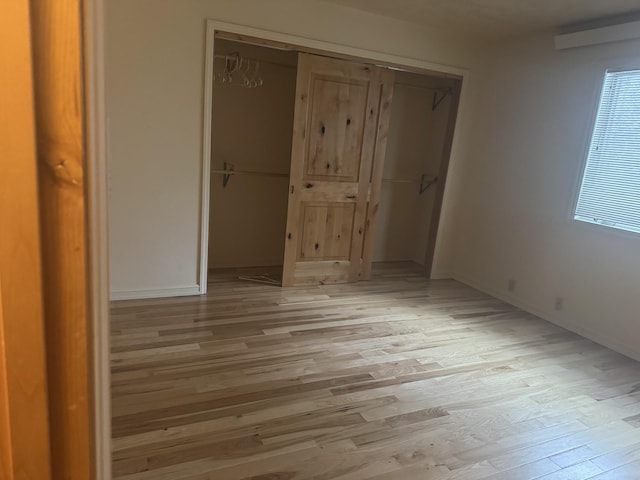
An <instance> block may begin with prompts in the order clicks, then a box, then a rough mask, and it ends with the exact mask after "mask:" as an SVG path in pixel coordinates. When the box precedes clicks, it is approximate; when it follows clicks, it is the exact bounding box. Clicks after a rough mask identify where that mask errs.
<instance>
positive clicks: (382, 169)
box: [206, 32, 462, 286]
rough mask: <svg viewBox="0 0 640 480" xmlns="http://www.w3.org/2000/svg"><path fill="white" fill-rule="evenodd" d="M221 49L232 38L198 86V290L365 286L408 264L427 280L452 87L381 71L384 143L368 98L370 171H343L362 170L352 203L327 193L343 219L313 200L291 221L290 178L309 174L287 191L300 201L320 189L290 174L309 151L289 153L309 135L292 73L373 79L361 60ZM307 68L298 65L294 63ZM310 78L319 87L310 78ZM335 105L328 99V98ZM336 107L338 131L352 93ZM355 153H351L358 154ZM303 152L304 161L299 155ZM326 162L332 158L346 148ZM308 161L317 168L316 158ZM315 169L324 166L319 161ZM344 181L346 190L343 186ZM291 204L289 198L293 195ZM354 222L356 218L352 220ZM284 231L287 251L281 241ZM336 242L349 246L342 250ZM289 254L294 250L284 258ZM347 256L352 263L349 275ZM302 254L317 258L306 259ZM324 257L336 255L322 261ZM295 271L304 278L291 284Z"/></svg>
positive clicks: (254, 45) (272, 48)
mask: <svg viewBox="0 0 640 480" xmlns="http://www.w3.org/2000/svg"><path fill="white" fill-rule="evenodd" d="M233 37H234V36H233V35H232V34H224V33H221V32H217V33H216V37H215V42H214V52H213V56H214V59H213V73H212V75H211V78H210V80H211V81H212V104H213V108H212V110H213V113H212V117H211V171H210V178H209V199H208V200H209V224H208V229H207V233H208V235H207V247H208V262H207V264H206V269H207V270H206V271H207V273H208V281H209V282H214V281H215V279H216V278H222V276H224V277H227V278H228V276H229V275H234V276H236V277H240V278H242V279H245V280H251V281H256V282H259V283H271V284H274V285H282V284H283V283H282V282H283V272H284V285H285V286H289V285H295V284H302V283H307V284H311V283H316V284H317V283H341V282H348V281H356V280H360V279H364V280H366V279H369V278H371V264H372V262H403V263H407V262H410V263H411V264H413V265H415V266H417V267H416V268H420V269H422V271H423V272H424V274H425V275H427V276H430V274H431V266H432V263H433V256H434V252H435V241H436V235H437V228H438V223H439V218H440V210H441V206H442V198H443V195H444V186H445V182H446V175H447V169H448V161H449V156H450V153H451V144H452V141H453V131H454V128H455V120H456V115H457V110H458V102H459V94H460V89H461V85H462V79H461V78H460V77H457V76H455V77H453V76H451V75H446V74H442V73H437V72H427V71H424V72H409V71H400V70H398V69H396V68H394V69H393V70H394V73H393V74H392V75H389V74H390V72H389V70H387V69H386V68H385V69H384V72H386V73H384V76H385V78H387V79H389V78H391V79H392V80H391V83H392V87H391V88H392V91H393V93H392V95H391V94H390V95H389V96H388V98H389V99H390V106H389V105H387V107H389V108H388V112H386V114H387V115H388V118H387V128H388V131H387V130H384V131H383V130H382V129H381V127H382V124H383V123H384V121H383V120H382V114H383V106H382V105H383V103H384V102H382V101H381V99H382V100H384V99H383V98H382V92H383V90H380V98H378V104H377V106H376V108H379V110H377V112H378V113H379V115H378V117H377V124H376V125H374V126H373V127H372V128H374V129H375V128H376V127H377V130H376V132H377V133H374V134H373V137H375V140H374V143H375V146H374V147H371V151H372V154H371V159H370V163H368V164H367V163H366V162H365V163H362V164H360V163H358V166H357V168H356V169H355V170H354V169H351V170H354V171H357V170H358V169H359V168H360V166H361V165H362V168H365V169H367V170H366V172H365V174H366V176H367V181H368V184H367V185H366V186H365V187H366V188H365V189H363V188H360V190H359V191H360V193H357V192H356V191H355V190H354V192H351V190H349V187H348V185H347V183H342V184H336V185H338V187H335V188H333V190H332V191H341V192H343V195H344V196H345V198H350V199H353V202H354V207H353V208H351V207H350V206H349V205H347V204H338V203H336V199H335V198H324V197H323V194H322V195H319V196H317V197H314V198H309V199H308V200H309V202H308V203H309V205H308V207H309V208H307V209H306V210H305V209H304V208H303V209H295V208H293V209H292V201H294V200H293V199H294V191H295V188H296V185H295V183H296V182H295V179H294V178H293V176H292V175H291V172H296V171H297V170H300V169H303V168H306V169H307V171H308V172H307V173H309V172H310V173H309V175H310V176H307V177H304V178H306V180H305V182H304V183H303V184H301V185H298V187H302V189H305V188H306V189H307V191H305V194H309V193H310V192H312V191H314V192H315V189H314V190H312V187H316V188H317V186H318V185H320V186H322V185H324V184H325V183H327V182H325V181H324V180H329V179H330V178H329V177H326V178H324V177H323V176H322V175H323V174H322V173H321V172H319V171H317V166H313V167H312V168H313V169H316V170H314V171H311V170H309V167H308V166H306V167H299V168H297V167H294V168H292V166H293V165H292V158H294V161H293V162H294V163H295V162H298V159H299V158H301V157H302V156H304V155H307V153H308V150H309V148H310V147H309V144H305V146H304V148H302V149H301V148H299V147H300V145H299V144H300V142H302V141H307V140H306V139H305V138H306V137H305V135H306V136H308V137H312V136H313V135H314V133H313V131H312V132H311V133H309V132H307V131H306V128H304V126H303V127H302V128H300V126H299V124H297V123H296V122H299V118H298V119H296V117H300V115H299V113H297V104H296V102H299V101H300V100H299V97H300V91H301V90H300V88H301V85H300V83H301V78H302V77H300V70H301V68H303V67H301V65H302V64H301V63H300V62H301V60H300V59H302V58H303V57H305V56H306V57H315V58H317V59H318V62H319V63H320V64H322V63H323V62H329V63H330V62H337V64H338V65H339V66H340V65H342V67H344V68H347V64H348V63H351V64H353V65H359V66H362V67H363V68H364V69H365V70H368V69H371V70H375V69H380V68H379V66H374V65H372V64H371V63H370V62H369V63H366V62H367V60H365V59H353V58H349V59H345V58H344V56H342V58H341V59H339V60H338V59H335V58H334V56H333V55H332V54H331V53H327V52H317V51H313V52H312V55H309V53H301V50H304V49H301V48H298V47H295V46H292V45H283V44H276V43H274V42H268V41H262V40H259V39H253V38H247V37H242V38H240V39H238V38H233ZM238 40H241V41H238ZM307 52H308V50H307ZM318 53H323V55H322V56H319V55H318ZM336 56H339V55H336ZM322 59H326V60H322ZM308 61H310V60H309V58H307V59H306V60H305V62H308ZM340 62H341V63H340ZM305 65H306V64H305ZM367 65H368V66H367ZM305 68H306V67H305ZM350 75H351V73H347V74H346V77H344V78H351V77H350ZM317 78H324V77H322V72H320V76H319V77H317ZM376 78H378V77H376ZM344 81H347V80H344ZM314 85H315V83H314ZM380 85H382V84H381V83H380V84H376V88H382V87H380ZM325 87H326V86H325ZM325 87H323V88H325ZM297 89H298V90H297ZM330 89H331V87H329V90H330ZM336 92H337V90H336ZM387 93H388V92H387ZM305 95H309V96H310V94H309V93H308V92H307V93H303V94H302V97H301V98H305ZM340 95H342V94H340V93H335V95H334V96H335V97H336V98H338V97H339V96H340ZM344 95H346V97H345V98H346V102H344V103H347V104H349V106H348V107H346V108H347V109H349V108H350V109H351V111H350V112H347V113H345V115H343V116H345V119H347V123H346V125H349V124H350V123H351V117H353V115H352V114H353V113H354V112H353V110H354V107H353V104H354V102H355V100H353V98H356V97H357V92H356V90H353V89H352V90H349V91H347V93H345V94H344ZM376 95H377V93H376ZM319 98H320V100H316V103H318V104H320V103H322V104H327V102H328V100H327V98H324V97H319ZM331 98H333V97H331ZM367 98H368V97H367ZM385 98H387V97H385ZM367 101H368V100H367V99H366V98H365V99H363V100H362V102H361V103H363V105H364V104H367V105H369V106H371V105H373V104H371V103H370V102H369V103H367ZM310 103H311V102H310ZM338 104H340V102H339V101H338V102H337V103H336V105H338ZM336 108H338V107H337V106H336V107H333V106H331V108H328V107H327V108H325V109H324V110H325V111H324V112H321V114H323V115H325V116H327V115H328V116H332V115H333V117H335V118H338V117H340V118H341V116H340V115H339V114H335V115H334V113H335V109H336ZM385 108H386V107H385ZM364 111H366V109H365V110H364ZM372 111H373V110H372ZM309 112H311V113H309ZM356 113H357V112H356ZM304 115H305V116H306V117H309V118H310V116H312V115H313V112H312V111H311V107H309V109H308V112H307V111H306V110H305V113H304ZM306 117H305V118H306ZM333 117H332V118H333ZM347 117H349V118H347ZM335 118H334V120H335ZM316 120H317V119H316ZM316 120H314V119H310V120H309V123H308V124H305V125H307V126H311V125H314V127H313V128H315V127H316V126H319V128H321V129H322V130H321V134H322V135H323V136H324V135H325V128H327V129H330V128H332V127H331V126H329V127H325V124H324V120H321V121H316ZM342 120H344V119H341V120H340V121H342ZM314 121H315V123H314ZM330 121H331V120H329V122H330ZM356 123H357V122H355V123H354V125H355V124H356ZM316 124H317V125H316ZM297 125H298V128H296V126H297ZM345 128H346V127H345ZM301 130H303V131H304V132H305V133H303V134H302V137H303V140H301V139H300V135H299V132H300V131H301ZM296 131H297V132H298V137H296ZM314 131H315V130H314ZM316 133H318V132H316ZM345 136H348V133H341V134H337V136H336V137H335V138H340V139H342V140H341V141H343V143H344V137H345ZM369 136H370V137H371V135H369ZM356 137H357V139H358V141H360V142H366V141H367V140H366V138H367V134H366V128H365V127H363V129H362V131H359V132H358V134H357V135H355V136H354V138H356ZM335 138H334V143H335ZM368 141H370V142H371V140H368ZM295 142H298V144H296V143H295ZM310 142H311V143H313V148H315V149H316V150H315V153H318V151H319V150H318V149H327V148H334V147H335V146H334V144H331V145H329V144H324V145H319V144H318V142H319V141H317V140H313V139H311V140H310ZM314 142H315V143H314ZM347 143H348V141H347ZM366 148H367V147H366V145H365V146H364V147H362V144H361V150H362V149H365V150H366ZM305 149H306V150H305ZM376 149H382V151H383V154H382V155H376ZM292 150H293V153H292ZM303 150H304V152H307V153H301V152H303ZM336 150H339V152H340V155H342V154H343V153H344V151H346V147H345V148H343V147H342V146H341V147H340V148H338V149H336ZM336 155H338V154H336ZM319 156H320V157H321V158H323V159H325V158H326V155H324V154H323V153H322V152H321V153H320V154H319ZM323 162H324V160H323ZM380 162H382V163H383V165H381V164H380ZM325 163H326V165H329V164H331V162H330V161H327V162H325ZM337 163H339V161H338V162H336V164H337ZM305 165H306V164H305ZM323 165H324V163H323ZM331 168H332V169H333V168H342V169H343V171H342V173H340V175H342V176H341V177H340V178H343V179H344V178H346V177H347V175H346V174H344V171H345V170H348V169H349V168H350V167H349V165H347V163H346V162H343V165H341V166H340V167H337V166H332V167H331ZM336 172H337V170H336ZM369 172H370V173H369ZM336 175H337V176H340V175H338V174H336ZM301 178H302V177H301ZM309 179H312V180H313V181H309ZM353 181H354V182H355V183H358V179H356V178H355V177H354V179H353ZM344 182H348V179H347V180H344ZM361 186H362V184H361ZM365 190H366V191H365ZM362 192H364V193H362ZM298 193H299V190H298V191H295V194H298ZM307 196H309V195H307ZM356 197H357V198H356ZM360 200H363V201H364V205H365V207H363V208H362V209H359V208H358V206H357V202H358V201H360ZM359 210H362V212H360V214H361V220H359V218H358V212H359ZM347 214H349V215H347ZM292 215H293V217H295V218H294V220H293V221H292ZM320 217H322V218H320ZM347 217H348V218H347ZM296 222H297V223H296ZM305 222H306V227H305ZM314 222H315V223H314ZM358 222H361V223H362V227H359V223H358ZM293 224H295V225H298V224H299V228H298V227H297V226H295V225H294V228H293V230H292V225H293ZM305 229H306V230H305ZM292 231H293V232H294V233H293V235H294V236H295V235H298V236H299V239H298V238H294V240H293V241H291V237H292ZM302 231H305V232H306V233H304V234H303V233H302ZM357 231H359V232H360V235H359V236H358V235H357V234H356V233H355V232H357ZM304 235H306V237H304ZM303 237H304V238H303ZM345 237H348V238H349V242H351V243H348V244H347V243H345V240H344V238H345ZM287 240H289V241H290V242H289V243H287ZM323 242H324V243H323ZM329 242H332V243H329ZM291 243H295V245H294V247H293V248H292V247H291V246H290V244H291ZM353 245H356V246H357V247H358V248H359V250H358V248H356V249H354V248H353ZM323 247H324V250H323ZM287 248H288V249H289V250H288V251H287ZM293 250H295V252H294V251H293ZM323 252H324V253H323ZM326 252H332V253H331V254H327V253H326ZM336 252H342V253H340V255H342V254H344V255H347V254H351V257H349V258H347V257H345V256H343V257H340V256H338V254H337V253H336ZM353 252H356V253H355V257H357V260H358V262H357V263H358V264H357V265H355V266H354V262H353V258H355V257H354V255H353ZM314 253H317V255H316V258H314V255H313V254H314ZM334 253H336V255H335V256H332V255H333V254H334ZM321 254H322V255H325V256H321ZM346 260H349V261H348V262H347V261H346ZM292 265H294V266H292ZM296 268H297V270H296ZM303 270H304V272H307V273H303V274H300V273H299V272H301V271H303ZM296 272H297V273H296ZM308 272H310V273H308ZM354 272H356V274H354Z"/></svg>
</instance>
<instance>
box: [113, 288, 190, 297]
mask: <svg viewBox="0 0 640 480" xmlns="http://www.w3.org/2000/svg"><path fill="white" fill-rule="evenodd" d="M189 295H200V286H199V285H189V286H185V287H172V288H159V289H144V290H115V291H113V290H112V291H111V294H110V299H111V300H134V299H136V300H138V299H144V298H164V297H186V296H189Z"/></svg>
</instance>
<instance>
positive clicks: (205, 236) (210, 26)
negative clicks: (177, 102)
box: [198, 19, 469, 294]
mask: <svg viewBox="0 0 640 480" xmlns="http://www.w3.org/2000/svg"><path fill="white" fill-rule="evenodd" d="M216 38H220V39H226V40H233V41H238V42H245V43H252V44H255V45H262V46H265V47H270V48H276V49H280V50H296V51H299V52H305V53H312V54H316V55H325V56H330V57H333V58H337V59H343V60H353V61H356V62H359V63H371V64H375V65H378V66H386V67H389V68H395V69H400V70H406V71H410V72H414V73H418V74H423V75H439V76H446V77H451V78H457V79H460V80H461V81H462V91H461V95H460V97H461V99H464V92H465V91H466V83H467V82H465V81H464V80H465V79H466V78H467V77H468V74H469V72H468V70H467V69H464V68H459V67H452V66H449V65H443V64H438V63H434V62H428V61H424V60H418V59H414V58H408V57H402V56H400V55H392V54H388V53H383V52H378V51H375V50H366V49H362V48H355V47H350V46H347V45H340V44H335V43H329V42H325V41H322V40H315V39H311V38H306V37H302V36H298V35H290V34H285V33H280V32H274V31H271V30H265V29H260V28H254V27H249V26H245V25H239V24H235V23H227V22H221V21H218V20H214V19H207V21H206V36H205V58H204V107H203V129H202V163H201V172H202V179H201V180H202V184H201V199H200V249H199V250H200V255H199V257H200V258H199V273H198V276H199V290H200V294H205V293H207V270H208V258H209V212H210V188H211V183H210V181H211V155H212V136H213V132H212V126H213V121H212V119H213V115H214V114H215V110H214V103H213V100H214V99H213V63H214V48H215V39H216ZM464 105H465V103H464V101H460V102H459V109H458V115H457V118H456V121H455V124H454V127H456V128H454V130H457V126H458V125H459V123H460V122H459V120H460V118H461V117H462V114H463V106H464ZM452 134H453V130H452ZM459 138H460V137H459V136H455V135H454V136H453V141H452V144H451V146H452V148H453V150H454V151H455V150H457V149H456V148H455V147H456V144H457V143H458V142H459ZM450 153H451V152H450ZM450 156H451V155H449V156H448V158H449V157H450ZM448 158H447V162H446V163H447V165H448V163H449V162H448ZM441 188H442V189H443V190H442V193H443V196H444V182H442V187H441ZM441 203H442V202H441ZM439 212H440V209H438V217H439ZM436 241H437V238H435V237H434V240H433V245H434V251H435V243H436ZM283 242H284V238H283Z"/></svg>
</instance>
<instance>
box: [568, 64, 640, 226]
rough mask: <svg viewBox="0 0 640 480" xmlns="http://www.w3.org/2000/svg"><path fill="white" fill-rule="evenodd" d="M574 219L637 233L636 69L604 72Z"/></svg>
mask: <svg viewBox="0 0 640 480" xmlns="http://www.w3.org/2000/svg"><path fill="white" fill-rule="evenodd" d="M574 218H575V219H576V220H581V221H584V222H590V223H597V224H600V225H606V226H608V227H612V228H619V229H622V230H628V231H631V232H637V233H640V70H627V71H620V72H607V73H606V74H605V79H604V85H603V88H602V95H601V97H600V105H599V107H598V114H597V116H596V123H595V127H594V130H593V136H592V138H591V146H590V148H589V155H588V157H587V164H586V167H585V171H584V176H583V178H582V186H581V187H580V195H579V197H578V203H577V205H576V210H575V217H574Z"/></svg>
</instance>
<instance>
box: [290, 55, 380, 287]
mask: <svg viewBox="0 0 640 480" xmlns="http://www.w3.org/2000/svg"><path fill="white" fill-rule="evenodd" d="M383 78H385V79H388V78H389V77H388V76H387V75H386V74H385V73H383V70H382V69H379V68H377V67H373V66H369V65H361V64H356V63H352V62H347V61H343V60H335V59H329V58H325V57H317V56H314V55H309V54H300V56H299V60H298V78H297V84H296V107H295V114H294V131H293V144H292V154H291V174H290V179H291V180H290V182H291V185H290V195H289V204H288V211H287V230H286V232H287V233H286V240H285V256H284V269H283V286H290V285H302V284H318V283H344V282H354V281H357V280H358V279H359V278H361V276H362V271H363V246H364V238H365V231H366V220H367V207H368V202H369V196H370V191H371V181H372V170H371V168H372V162H373V158H374V154H375V152H376V141H377V137H378V125H379V123H380V112H381V110H380V102H381V98H382V97H383V95H382V92H383V83H382V79H383ZM385 112H386V109H385Z"/></svg>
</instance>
